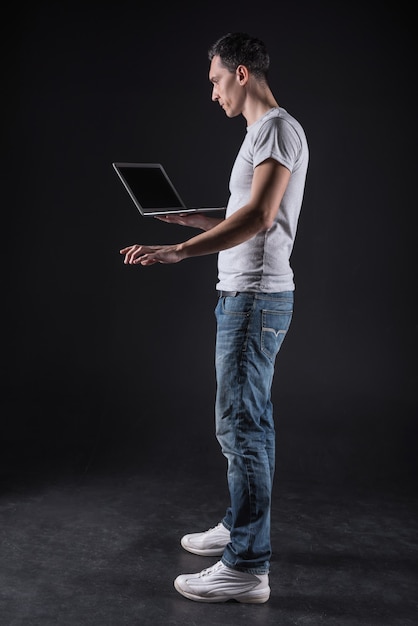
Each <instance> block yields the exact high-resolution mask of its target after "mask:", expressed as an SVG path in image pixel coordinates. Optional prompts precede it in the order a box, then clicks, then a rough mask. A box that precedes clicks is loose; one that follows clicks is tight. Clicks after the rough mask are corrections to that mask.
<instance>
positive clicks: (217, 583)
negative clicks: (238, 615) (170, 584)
mask: <svg viewBox="0 0 418 626" xmlns="http://www.w3.org/2000/svg"><path fill="white" fill-rule="evenodd" d="M174 586H175V588H176V589H177V591H178V592H179V593H181V594H182V595H183V596H185V597H186V598H189V599H190V600H195V601H197V602H227V601H228V600H237V601H238V602H248V603H253V604H259V603H262V602H267V600H268V599H269V597H270V587H269V577H268V574H249V573H248V572H239V571H238V570H235V569H232V568H230V567H227V566H226V565H224V564H223V563H222V561H218V563H215V565H213V566H212V567H209V568H208V569H204V570H203V571H201V572H199V573H198V574H182V575H181V576H177V578H176V580H175V581H174Z"/></svg>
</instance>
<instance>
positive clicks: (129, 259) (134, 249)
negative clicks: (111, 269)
mask: <svg viewBox="0 0 418 626" xmlns="http://www.w3.org/2000/svg"><path fill="white" fill-rule="evenodd" d="M152 248H153V247H151V246H140V245H138V244H135V245H133V246H128V247H126V248H122V250H120V251H119V252H120V254H124V255H125V259H124V263H125V265H134V264H137V263H139V262H140V261H141V258H142V257H143V256H144V255H145V254H147V253H148V252H150V251H151V250H152Z"/></svg>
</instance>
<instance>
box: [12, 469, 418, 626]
mask: <svg viewBox="0 0 418 626" xmlns="http://www.w3.org/2000/svg"><path fill="white" fill-rule="evenodd" d="M1 477H2V482H1V497H0V524H1V525H0V539H1V541H0V544H1V563H0V606H1V611H0V624H1V626H21V625H22V626H23V625H30V626H38V625H39V626H41V625H42V626H60V625H66V626H84V625H86V626H87V625H90V624H91V625H95V626H96V625H97V626H107V625H109V626H110V625H111V626H122V625H144V626H145V625H148V624H149V625H153V626H160V625H164V626H166V625H167V626H168V625H171V626H177V625H181V626H195V625H199V626H206V625H209V624H210V625H213V624H219V625H220V624H222V625H224V626H228V625H231V626H232V625H237V626H238V625H239V626H243V624H246V623H247V624H249V625H251V626H252V625H257V624H260V625H263V626H269V625H273V624H274V625H275V626H287V625H291V624H292V625H293V624H295V625H304V626H305V625H309V626H318V625H321V624H326V625H335V626H345V625H354V624H363V625H370V626H371V625H376V626H384V625H386V624H387V625H391V626H395V625H399V626H409V625H411V626H412V625H414V626H415V625H416V624H417V623H418V610H417V598H418V595H417V589H418V568H417V558H418V546H417V532H416V531H417V516H416V513H417V501H416V498H415V496H414V495H412V494H411V493H408V492H404V493H400V492H399V490H398V488H397V487H396V486H393V485H392V486H384V485H380V486H379V487H378V488H377V487H373V488H372V487H368V488H367V489H363V488H362V489H360V488H359V487H352V486H351V487H348V486H347V485H345V486H343V485H339V484H332V481H331V480H330V481H329V482H328V483H325V482H310V481H309V480H308V479H306V480H303V481H302V480H300V479H293V480H292V479H290V478H289V477H280V476H278V477H277V479H276V486H275V492H274V506H273V515H272V540H273V549H274V557H273V561H272V567H271V573H270V585H271V589H272V594H271V598H270V600H269V602H268V603H266V604H264V605H244V604H239V603H236V602H229V603H226V604H200V603H195V602H192V601H190V600H187V599H185V598H183V597H182V596H180V595H179V594H178V593H177V592H176V591H175V589H174V587H173V580H174V578H175V577H176V576H177V575H178V574H179V573H185V572H194V571H200V570H201V569H203V568H204V567H207V566H209V565H211V564H212V563H213V562H215V561H216V560H217V559H216V558H215V559H210V558H204V557H198V556H194V555H191V554H189V553H187V552H185V551H184V550H183V549H182V548H181V547H180V544H179V539H180V537H181V535H182V534H184V533H186V532H192V531H198V530H204V529H206V528H208V527H210V526H213V525H215V524H216V523H217V521H218V520H219V518H220V516H221V515H222V512H223V509H224V505H225V503H226V490H225V482H224V480H225V477H224V473H223V466H221V464H220V465H219V466H216V467H207V468H206V466H205V464H204V463H203V462H202V463H201V464H200V463H199V460H198V459H196V463H195V464H194V465H193V464H192V465H191V466H187V464H186V463H183V464H181V465H179V464H171V465H169V466H167V467H164V465H163V464H160V465H159V469H156V467H155V466H153V467H151V466H150V465H149V464H148V465H145V466H143V467H141V466H140V464H138V466H137V467H132V466H131V467H128V466H126V467H121V466H119V467H118V468H117V469H116V468H115V467H114V468H111V467H109V464H108V467H101V468H100V467H95V466H92V467H89V469H88V471H87V469H86V467H84V468H83V469H82V470H81V469H80V468H76V469H74V468H72V469H71V470H70V471H69V470H68V468H67V469H66V470H65V471H63V470H62V468H60V469H59V470H58V469H57V470H55V469H54V466H53V465H52V466H51V465H50V466H44V467H43V468H35V467H32V468H30V467H27V468H26V469H21V470H18V467H17V466H15V467H14V468H10V466H9V467H8V468H7V467H3V470H2V475H1Z"/></svg>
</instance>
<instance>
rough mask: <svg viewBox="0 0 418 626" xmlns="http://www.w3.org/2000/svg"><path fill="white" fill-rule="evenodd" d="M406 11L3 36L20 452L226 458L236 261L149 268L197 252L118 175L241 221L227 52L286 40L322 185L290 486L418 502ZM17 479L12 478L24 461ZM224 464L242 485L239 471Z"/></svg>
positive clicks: (278, 49)
mask: <svg viewBox="0 0 418 626" xmlns="http://www.w3.org/2000/svg"><path fill="white" fill-rule="evenodd" d="M409 11H412V8H410V9H406V8H405V7H404V6H403V4H402V3H395V4H393V3H392V4H389V5H385V6H383V4H381V3H374V2H370V3H367V2H365V3H358V4H353V3H352V2H350V3H349V2H339V3H336V2H319V3H317V2H311V3H308V2H305V3H304V4H303V3H302V4H301V3H279V2H271V1H270V0H267V1H266V2H264V3H263V4H259V5H257V3H248V4H247V5H246V4H245V3H242V2H236V3H233V2H232V3H229V2H223V3H220V4H219V5H216V4H215V3H206V2H203V3H202V2H200V3H187V2H177V3H169V4H164V3H155V4H154V5H152V6H151V8H148V9H146V8H145V3H140V2H135V3H134V2H115V3H113V4H110V3H108V4H106V3H97V4H96V3H80V2H71V3H68V2H60V3H54V2H33V3H31V4H30V5H29V4H28V5H19V7H11V9H10V13H9V17H8V18H7V19H4V21H3V24H4V26H3V28H4V31H5V32H4V35H3V38H2V39H3V46H4V50H3V72H2V74H3V89H2V92H3V98H2V100H3V126H4V133H3V136H4V140H5V142H4V148H3V150H2V156H3V166H2V183H3V184H2V187H3V194H2V198H3V208H2V217H3V226H2V234H3V236H2V253H3V255H2V256H3V259H2V294H3V298H2V310H3V323H2V327H3V349H2V357H3V359H2V360H3V373H2V394H1V413H2V420H1V421H2V450H3V456H2V458H3V463H4V465H5V466H8V467H9V468H10V467H12V466H13V467H16V468H19V467H23V466H27V467H28V468H36V467H38V466H39V465H42V464H44V465H45V464H46V466H47V467H50V468H55V467H57V465H58V464H59V463H61V462H62V461H63V459H65V463H69V464H70V466H71V467H75V468H76V469H81V470H82V471H88V470H92V469H93V468H94V467H95V466H97V467H99V466H101V467H106V468H108V469H109V468H112V467H116V466H118V465H119V464H120V463H123V464H126V463H128V464H134V465H138V466H142V465H145V464H147V465H150V464H155V466H156V467H157V466H158V467H161V465H163V466H164V464H166V467H167V468H169V467H170V465H171V464H175V463H178V462H182V463H183V462H184V463H185V464H187V462H188V458H190V455H189V453H190V452H192V451H194V452H197V453H198V461H197V463H196V462H195V461H194V462H193V471H195V472H199V471H202V470H203V468H204V467H206V465H207V464H208V463H217V462H218V460H219V457H220V452H219V451H218V445H217V442H216V441H215V439H214V433H213V399H214V393H215V381H214V368H213V350H214V333H215V321H214V315H213V309H214V306H215V304H216V293H215V285H216V257H215V256H210V257H202V258H197V259H191V260H187V261H184V262H182V263H180V264H178V265H175V266H161V265H158V266H154V267H151V268H138V267H136V268H132V267H126V266H124V265H123V259H122V257H121V256H120V254H119V249H120V248H122V247H123V246H125V245H128V244H130V243H151V244H154V243H168V242H174V241H180V240H182V239H184V238H186V237H188V236H190V235H191V234H192V231H190V232H189V231H188V229H184V228H181V227H177V226H172V225H171V226H170V225H167V224H162V223H161V222H157V221H156V220H152V219H148V218H143V217H141V216H140V214H139V213H138V212H137V210H136V209H135V207H134V205H133V204H132V202H131V200H130V199H129V197H128V195H127V193H126V191H125V190H124V189H123V187H122V185H121V184H120V182H119V181H118V179H117V176H116V174H115V172H114V171H113V169H112V167H111V163H112V161H159V162H161V163H163V165H164V166H165V167H166V169H167V170H168V172H169V173H170V174H171V175H172V177H173V179H174V180H175V181H176V183H177V185H178V188H179V191H180V193H181V194H182V195H183V196H184V198H185V200H186V202H188V203H190V204H202V205H205V204H206V205H209V204H213V203H216V204H222V203H225V202H226V200H227V194H228V180H229V174H230V168H231V166H232V163H233V160H234V158H235V155H236V152H237V150H238V148H239V145H240V143H241V140H242V138H243V136H244V133H245V121H244V119H243V118H242V117H240V118H235V119H233V120H229V119H227V118H226V117H225V115H224V113H223V111H222V110H221V109H219V107H217V105H216V104H214V103H212V102H211V97H210V96H211V87H210V84H209V81H208V76H207V72H208V68H209V63H208V60H207V48H208V47H209V45H210V44H211V43H212V42H213V41H214V40H215V39H217V38H218V37H219V36H221V35H223V34H225V33H226V32H229V31H237V30H243V31H247V32H250V33H251V34H254V35H256V36H258V37H260V38H261V39H263V40H264V41H265V42H266V44H267V46H268V48H269V52H270V56H271V60H272V62H271V74H270V83H271V87H272V89H273V92H274V94H275V96H276V98H277V100H278V101H279V104H280V105H281V106H283V107H285V108H286V109H287V110H288V111H289V112H290V113H291V114H293V115H294V116H295V117H296V118H297V119H298V120H299V121H300V122H301V123H302V124H303V126H304V127H305V130H306V133H307V136H308V140H309V145H310V153H311V159H310V167H309V172H308V178H307V184H306V192H305V200H304V205H303V209H302V213H301V218H300V223H299V231H298V235H297V240H296V244H295V248H294V252H293V256H292V264H293V268H294V271H295V276H296V307H295V314H294V319H293V323H292V326H291V330H290V332H289V334H288V337H287V339H286V341H285V343H284V345H283V348H282V352H281V354H280V358H279V361H278V369H277V375H276V380H275V386H274V401H275V406H276V419H277V430H278V467H279V469H280V471H281V472H282V475H285V476H288V477H292V476H299V477H300V476H301V477H306V478H312V477H315V478H318V479H320V480H329V481H341V482H345V483H351V482H355V483H363V482H367V483H369V482H372V483H376V484H379V483H382V482H387V481H394V482H395V483H397V484H399V485H400V486H401V485H402V486H405V485H413V484H414V480H415V472H416V452H415V450H416V413H417V411H416V409H417V405H416V373H417V372H416V350H417V342H416V329H417V325H416V315H415V295H416V264H415V263H416V261H415V259H416V244H415V223H416V194H415V183H416V176H417V167H416V166H417V162H416V158H415V154H416V140H417V133H416V111H415V108H416V99H415V96H414V90H415V85H414V83H415V78H414V75H415V65H414V64H413V63H414V60H413V59H414V53H415V45H414V44H413V41H414V37H415V33H414V32H413V30H412V23H413V21H412V13H410V12H409ZM6 459H7V460H6ZM221 462H222V461H221Z"/></svg>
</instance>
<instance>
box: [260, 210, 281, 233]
mask: <svg viewBox="0 0 418 626" xmlns="http://www.w3.org/2000/svg"><path fill="white" fill-rule="evenodd" d="M276 215H277V212H275V213H272V212H271V211H265V212H263V213H262V215H261V224H260V226H261V227H260V230H263V231H265V230H270V228H271V227H272V226H273V224H274V222H275V219H276Z"/></svg>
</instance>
